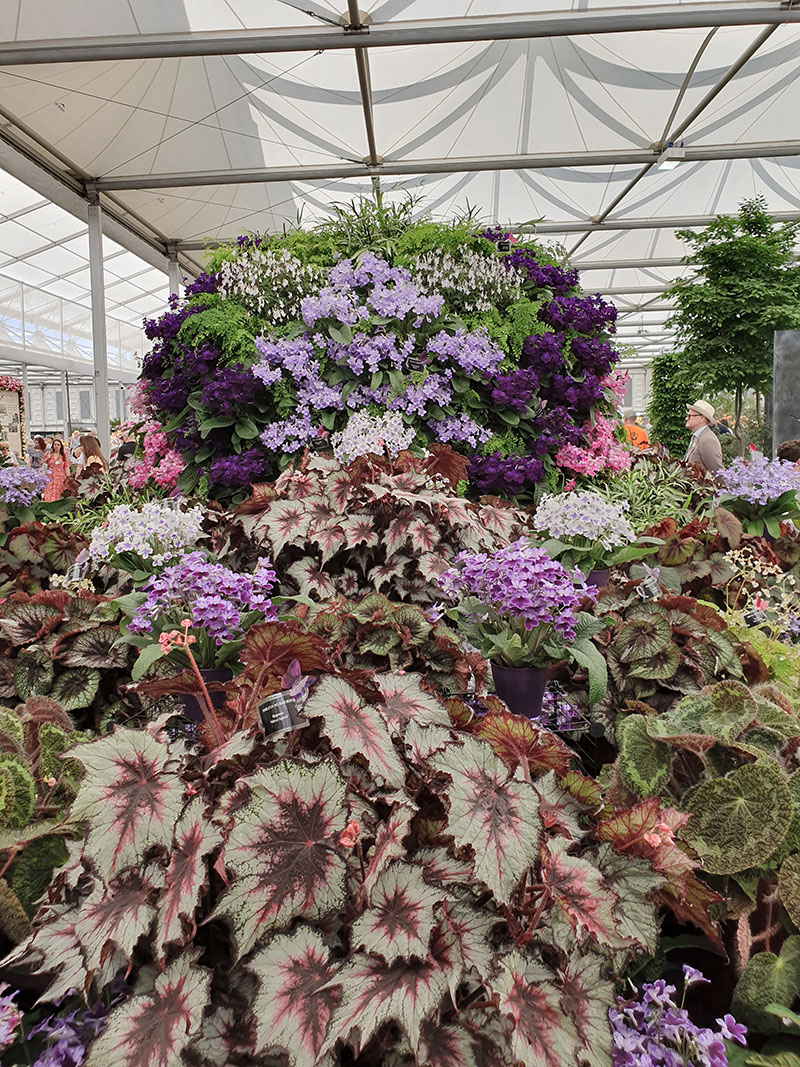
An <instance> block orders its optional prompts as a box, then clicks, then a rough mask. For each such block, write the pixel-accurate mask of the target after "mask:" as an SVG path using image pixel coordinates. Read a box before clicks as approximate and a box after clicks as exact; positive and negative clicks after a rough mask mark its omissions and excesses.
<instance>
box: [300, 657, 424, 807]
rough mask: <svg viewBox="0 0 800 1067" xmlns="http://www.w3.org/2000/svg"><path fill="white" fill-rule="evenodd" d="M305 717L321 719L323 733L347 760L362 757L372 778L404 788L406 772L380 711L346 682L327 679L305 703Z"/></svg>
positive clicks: (337, 679)
mask: <svg viewBox="0 0 800 1067" xmlns="http://www.w3.org/2000/svg"><path fill="white" fill-rule="evenodd" d="M303 714H304V715H305V716H306V717H307V718H309V719H315V718H320V719H322V721H323V723H324V733H325V734H326V736H327V737H328V738H329V739H330V742H331V744H332V745H333V746H334V748H336V749H338V751H339V752H341V754H342V756H343V757H344V759H353V758H354V757H356V756H360V757H361V758H363V759H365V760H366V761H367V765H368V766H369V769H370V772H371V773H372V775H374V776H375V777H377V778H380V779H382V780H383V781H384V782H386V783H387V784H388V785H392V786H396V787H398V788H399V787H400V786H402V785H403V783H404V782H405V769H404V767H403V764H402V763H401V762H400V758H399V757H398V755H397V753H396V752H395V750H394V745H393V744H392V739H391V737H390V736H389V731H388V730H387V728H386V724H385V723H384V721H383V719H382V718H381V714H380V712H379V711H378V709H377V708H376V707H374V705H372V704H365V703H364V702H363V701H362V699H361V697H360V696H359V695H358V693H357V692H356V691H355V689H353V687H352V686H350V685H348V684H347V682H345V681H342V680H341V679H339V678H332V677H328V678H324V679H323V680H322V681H321V682H320V684H319V685H318V686H317V688H316V689H315V690H314V692H313V693H312V695H311V696H310V697H309V699H308V701H307V702H306V704H304V706H303Z"/></svg>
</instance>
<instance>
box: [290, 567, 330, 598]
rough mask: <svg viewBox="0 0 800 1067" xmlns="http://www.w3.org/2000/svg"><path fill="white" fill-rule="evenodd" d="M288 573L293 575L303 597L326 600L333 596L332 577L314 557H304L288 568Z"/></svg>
mask: <svg viewBox="0 0 800 1067" xmlns="http://www.w3.org/2000/svg"><path fill="white" fill-rule="evenodd" d="M286 573H287V574H289V575H291V577H292V578H294V580H295V581H296V582H297V584H298V586H299V587H300V595H301V596H311V594H312V593H316V595H317V596H319V597H321V598H322V599H325V598H326V597H330V596H333V592H334V589H333V582H332V580H331V576H330V575H329V574H326V572H325V571H324V570H322V568H321V567H320V565H319V563H318V562H317V560H316V559H314V557H313V556H303V558H302V559H298V560H296V561H295V562H294V563H293V564H292V565H291V567H287V568H286Z"/></svg>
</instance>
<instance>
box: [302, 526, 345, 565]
mask: <svg viewBox="0 0 800 1067" xmlns="http://www.w3.org/2000/svg"><path fill="white" fill-rule="evenodd" d="M309 540H312V541H314V542H315V544H316V545H318V546H319V550H320V556H321V559H322V562H323V563H327V561H328V560H329V559H330V558H331V556H333V555H335V554H336V553H337V552H338V551H339V549H340V548H344V546H345V545H346V543H347V540H346V537H345V533H344V530H343V529H342V527H341V526H340V525H339V524H338V523H334V524H333V525H329V526H319V527H317V528H315V529H314V530H313V531H311V532H310V533H309Z"/></svg>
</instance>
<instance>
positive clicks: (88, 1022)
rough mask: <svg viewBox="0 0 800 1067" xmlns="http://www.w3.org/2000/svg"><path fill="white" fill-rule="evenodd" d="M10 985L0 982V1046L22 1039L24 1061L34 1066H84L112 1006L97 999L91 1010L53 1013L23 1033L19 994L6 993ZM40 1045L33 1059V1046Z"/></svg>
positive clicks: (7, 1045)
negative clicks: (16, 998)
mask: <svg viewBox="0 0 800 1067" xmlns="http://www.w3.org/2000/svg"><path fill="white" fill-rule="evenodd" d="M8 988H9V986H8V985H7V984H6V983H5V982H2V983H0V1049H3V1048H8V1047H9V1046H10V1045H12V1044H14V1043H15V1042H21V1043H22V1044H23V1047H24V1055H25V1062H26V1063H29V1064H31V1067H81V1064H83V1063H85V1062H86V1059H87V1056H88V1050H89V1046H90V1045H91V1043H92V1042H93V1041H94V1040H95V1038H97V1037H99V1036H100V1034H101V1033H102V1032H103V1030H104V1028H105V1025H106V1019H107V1017H108V1013H109V1010H110V1009H109V1008H107V1007H106V1005H105V1004H104V1003H103V1002H102V1001H98V1003H97V1004H95V1005H93V1006H92V1007H91V1008H88V1009H85V1008H80V1009H75V1010H73V1011H71V1012H69V1013H67V1014H64V1015H59V1014H57V1015H51V1016H49V1017H47V1018H45V1019H43V1020H42V1021H41V1022H40V1023H37V1024H36V1026H33V1027H31V1028H30V1029H29V1030H28V1032H27V1033H23V1032H22V1031H21V1030H20V1024H21V1022H22V1019H23V1015H22V1012H21V1010H20V1009H19V1008H18V1007H17V1005H16V1004H15V1003H14V999H15V997H16V996H17V994H16V993H10V994H9V993H6V990H7V989H8ZM62 1010H63V1009H62ZM41 1045H44V1049H43V1050H42V1052H41V1053H40V1054H39V1055H38V1056H37V1057H36V1059H35V1060H34V1059H32V1058H31V1057H32V1054H33V1053H32V1050H33V1048H34V1047H39V1046H41ZM15 1062H18V1061H16V1060H15Z"/></svg>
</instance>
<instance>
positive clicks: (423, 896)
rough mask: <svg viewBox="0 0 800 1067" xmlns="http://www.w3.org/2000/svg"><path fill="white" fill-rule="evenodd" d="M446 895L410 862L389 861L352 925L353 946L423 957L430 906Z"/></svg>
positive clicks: (382, 953) (380, 953)
mask: <svg viewBox="0 0 800 1067" xmlns="http://www.w3.org/2000/svg"><path fill="white" fill-rule="evenodd" d="M445 897H446V893H445V891H444V890H443V889H442V887H441V886H437V887H434V886H432V885H429V884H428V883H427V882H426V881H425V879H424V878H423V877H422V871H421V870H420V868H419V867H415V866H413V865H412V864H410V863H401V862H395V863H392V864H391V865H390V866H389V867H387V869H386V870H385V871H384V872H383V874H382V875H381V876H380V877H379V878H378V880H377V881H376V883H375V885H374V887H373V889H372V892H371V894H370V906H369V907H368V908H367V909H366V911H364V912H363V914H361V915H359V917H358V918H357V919H356V920H355V922H354V923H353V927H352V935H351V944H352V946H353V948H364V949H366V951H367V952H369V953H372V954H374V955H378V956H383V958H384V959H385V960H386V962H387V963H394V961H395V960H396V959H398V958H400V957H402V958H403V959H410V958H411V957H412V956H416V957H417V958H419V959H426V958H427V956H428V943H429V942H430V938H431V931H432V930H433V923H434V919H433V909H434V907H435V905H436V904H439V903H441V902H442V901H443V900H444V899H445Z"/></svg>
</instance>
